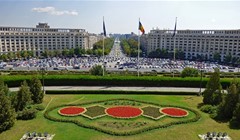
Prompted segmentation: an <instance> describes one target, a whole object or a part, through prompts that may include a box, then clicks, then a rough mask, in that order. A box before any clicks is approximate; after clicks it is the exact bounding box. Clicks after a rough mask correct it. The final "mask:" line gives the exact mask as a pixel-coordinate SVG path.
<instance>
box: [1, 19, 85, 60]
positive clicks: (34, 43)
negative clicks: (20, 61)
mask: <svg viewBox="0 0 240 140" xmlns="http://www.w3.org/2000/svg"><path fill="white" fill-rule="evenodd" d="M75 47H81V48H84V49H89V37H88V33H87V32H86V31H85V30H84V29H66V28H50V26H48V24H47V23H39V24H38V25H37V26H36V28H27V27H0V54H3V53H8V52H13V53H16V52H18V51H33V52H34V54H35V55H37V56H38V55H40V54H41V53H42V52H44V50H63V49H64V48H66V49H71V48H75Z"/></svg>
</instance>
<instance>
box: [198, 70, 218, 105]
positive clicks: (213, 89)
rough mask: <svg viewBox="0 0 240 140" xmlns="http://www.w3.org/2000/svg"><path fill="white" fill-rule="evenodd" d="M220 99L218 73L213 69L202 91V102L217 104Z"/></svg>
mask: <svg viewBox="0 0 240 140" xmlns="http://www.w3.org/2000/svg"><path fill="white" fill-rule="evenodd" d="M221 101H222V86H221V83H220V73H219V70H218V69H215V71H214V73H213V74H212V75H211V77H210V80H209V81H208V83H207V86H206V89H205V90H204V91H203V103H204V104H211V105H218V104H220V103H221Z"/></svg>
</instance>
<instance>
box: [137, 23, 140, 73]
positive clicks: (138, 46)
mask: <svg viewBox="0 0 240 140" xmlns="http://www.w3.org/2000/svg"><path fill="white" fill-rule="evenodd" d="M139 22H140V18H139ZM139 47H140V31H139V30H138V57H137V59H138V64H137V70H138V71H137V73H138V77H139Z"/></svg>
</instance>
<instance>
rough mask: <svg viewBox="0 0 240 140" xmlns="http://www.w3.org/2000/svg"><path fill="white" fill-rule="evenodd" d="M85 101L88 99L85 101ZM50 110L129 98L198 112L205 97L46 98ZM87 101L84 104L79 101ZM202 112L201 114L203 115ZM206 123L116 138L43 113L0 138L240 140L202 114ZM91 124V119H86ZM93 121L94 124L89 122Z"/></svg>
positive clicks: (234, 134) (1, 135)
mask: <svg viewBox="0 0 240 140" xmlns="http://www.w3.org/2000/svg"><path fill="white" fill-rule="evenodd" d="M83 97H84V98H83ZM51 98H52V102H51V103H50V104H49V107H53V106H56V105H61V104H67V103H71V102H73V101H76V102H74V103H76V104H77V103H84V102H90V101H98V100H106V99H113V98H114V99H116V98H128V99H136V100H141V101H148V102H153V103H160V104H171V105H179V106H183V107H184V106H185V107H189V108H192V109H195V110H197V105H198V103H201V102H202V97H198V96H182V95H181V96H166V95H94V94H77V95H76V94H75V95H71V94H68V95H46V96H45V98H44V103H43V105H44V106H47V104H48V102H49V101H50V100H51ZM80 98H83V99H82V100H78V99H80ZM199 112H200V111H199ZM200 113H201V115H202V119H201V120H199V121H198V122H195V123H189V124H182V125H175V126H172V127H169V128H166V129H155V130H151V131H149V132H144V133H141V134H137V135H133V136H112V135H108V134H104V133H101V132H98V131H95V130H91V129H85V128H82V127H79V126H77V125H75V124H70V123H59V122H53V121H49V120H47V119H45V118H44V117H43V113H42V112H39V113H38V115H37V118H36V119H34V120H30V121H17V123H16V124H15V125H14V127H12V128H11V129H10V130H8V131H5V132H3V133H1V134H0V139H1V140H17V139H20V138H21V136H22V135H23V134H24V133H26V132H28V131H30V132H33V131H36V132H48V133H51V134H56V135H55V137H54V140H69V139H72V140H76V139H81V140H112V139H114V140H133V139H134V140H135V139H137V140H146V139H151V140H159V139H164V140H173V139H177V140H186V139H190V140H199V138H198V136H197V135H198V134H202V133H206V132H208V131H210V132H212V131H215V132H227V133H228V134H229V135H230V136H231V137H232V139H233V140H235V139H238V138H239V137H240V133H239V130H234V129H229V126H228V124H227V123H218V122H215V121H214V120H212V119H211V118H210V117H209V116H208V114H205V113H202V112H200ZM86 120H87V119H86ZM89 121H91V120H89Z"/></svg>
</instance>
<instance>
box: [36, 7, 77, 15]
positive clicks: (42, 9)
mask: <svg viewBox="0 0 240 140" xmlns="http://www.w3.org/2000/svg"><path fill="white" fill-rule="evenodd" d="M32 11H34V12H38V13H48V14H50V15H57V16H61V15H71V16H77V15H78V12H76V11H68V10H64V11H58V10H56V8H55V7H38V8H32Z"/></svg>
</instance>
